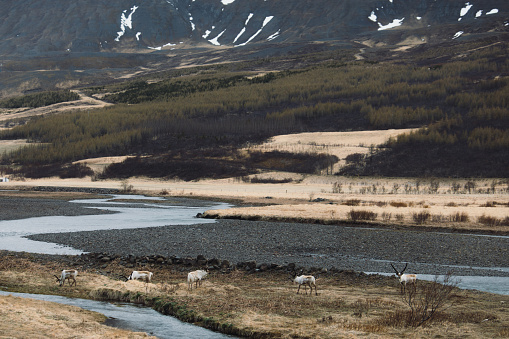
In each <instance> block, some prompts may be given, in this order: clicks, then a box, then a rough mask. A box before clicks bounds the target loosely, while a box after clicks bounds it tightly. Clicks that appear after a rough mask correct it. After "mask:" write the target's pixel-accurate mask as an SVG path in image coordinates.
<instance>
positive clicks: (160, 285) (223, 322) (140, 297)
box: [0, 251, 509, 338]
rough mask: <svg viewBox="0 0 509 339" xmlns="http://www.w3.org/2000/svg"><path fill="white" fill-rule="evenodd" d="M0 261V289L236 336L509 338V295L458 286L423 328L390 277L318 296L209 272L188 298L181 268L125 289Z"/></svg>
mask: <svg viewBox="0 0 509 339" xmlns="http://www.w3.org/2000/svg"><path fill="white" fill-rule="evenodd" d="M0 255H1V261H0V285H1V286H3V289H5V290H8V291H16V292H29V293H44V294H59V295H65V296H69V297H81V298H92V299H109V300H122V301H130V302H137V303H141V304H146V305H148V306H151V307H154V308H156V309H158V310H159V311H161V312H162V313H165V314H170V315H174V316H176V317H177V318H180V319H182V320H185V321H189V322H193V323H196V324H198V325H201V326H204V327H208V328H212V329H215V330H220V331H222V332H226V333H232V334H237V335H249V336H253V337H282V338H290V337H313V338H333V337H336V338H341V337H346V336H366V335H367V336H377V337H394V336H402V337H422V338H425V337H437V336H441V337H460V336H461V337H469V338H482V337H495V338H496V337H507V336H508V335H509V296H501V295H494V294H489V293H480V292H475V291H464V290H459V289H453V290H452V292H451V294H450V298H449V299H447V301H446V303H445V304H444V307H443V308H442V309H441V310H439V312H438V313H437V314H436V316H435V318H434V319H433V320H430V321H428V322H426V323H425V324H424V325H423V326H419V327H414V326H411V325H408V324H407V323H406V319H407V318H406V317H407V315H408V312H409V310H410V309H409V307H408V305H407V304H405V302H404V301H403V299H402V297H401V295H400V293H399V287H398V283H397V281H396V280H395V279H394V278H392V277H382V276H367V275H363V274H357V273H355V272H338V273H335V274H331V273H323V274H321V275H319V278H318V281H317V285H318V295H317V296H315V295H304V294H296V293H295V292H296V290H297V286H295V285H293V284H292V283H291V281H290V279H289V273H288V272H287V271H286V270H277V269H276V270H268V271H265V272H258V273H252V274H250V273H247V272H244V271H232V272H229V273H221V272H220V271H212V272H211V274H210V276H209V277H208V279H207V280H206V281H205V282H204V283H203V285H202V286H201V287H200V288H198V289H193V290H192V291H189V290H188V288H187V284H186V275H187V272H188V271H190V270H191V269H192V268H191V267H187V266H180V265H167V266H162V265H157V264H147V265H148V267H145V268H148V269H150V270H151V271H153V272H154V280H153V283H151V284H148V285H145V284H144V283H141V282H127V283H125V282H123V280H122V279H121V278H120V277H121V275H125V274H127V273H129V271H130V270H131V268H126V267H124V266H122V265H120V264H119V262H118V260H116V261H111V262H109V263H101V262H97V263H94V264H91V265H88V266H87V267H83V266H80V265H79V264H78V260H75V258H74V257H58V256H40V255H34V254H25V253H12V252H5V251H3V252H0ZM63 266H66V267H76V268H77V269H78V270H79V271H80V273H79V276H78V284H77V286H76V287H69V286H68V285H66V286H65V287H59V286H58V285H57V284H56V283H55V278H54V277H53V274H58V272H59V271H60V270H61V269H62V268H63ZM140 268H141V267H140ZM419 284H420V285H421V286H426V285H428V284H431V283H427V282H422V281H421V282H419ZM418 289H420V287H419V288H418ZM15 299H16V298H10V297H1V298H0V300H1V302H2V304H4V305H5V307H8V308H9V309H10V310H11V313H12V312H14V311H15V310H18V312H24V311H23V309H25V305H22V304H21V303H20V302H19V301H17V300H15ZM5 307H4V309H6V308H5ZM37 307H38V308H40V309H41V310H44V312H46V310H47V309H48V308H50V309H51V308H53V312H54V314H55V315H54V316H46V318H48V319H50V320H51V321H49V320H48V321H47V324H46V325H47V327H48V328H53V329H55V328H57V327H58V326H60V325H59V324H57V323H55V322H54V320H55V319H57V320H58V319H64V318H65V319H64V320H66V321H67V320H68V319H69V321H67V322H68V323H69V324H70V325H69V326H70V327H73V326H74V325H72V324H81V322H83V325H79V326H78V325H76V326H75V328H76V329H77V330H79V331H82V328H80V327H83V326H88V325H87V324H88V323H87V321H89V320H79V319H85V318H83V316H82V314H83V312H81V311H80V312H75V314H74V315H75V316H73V317H71V316H70V315H68V314H67V313H66V314H65V315H64V314H63V313H62V314H61V313H59V312H58V309H57V310H55V308H54V306H51V303H40V304H39V305H38V306H37ZM2 312H3V311H2ZM41 312H43V311H41ZM43 317H44V316H43ZM13 318H14V319H12V321H8V322H4V321H3V322H2V325H0V326H1V327H2V328H1V329H0V332H4V333H11V332H8V331H13V329H15V328H18V326H21V325H22V324H21V323H22V322H23V318H21V317H20V318H16V317H13ZM46 325H45V326H46ZM29 326H30V325H29ZM32 326H34V327H37V326H38V325H35V324H33V325H32ZM94 326H95V325H94Z"/></svg>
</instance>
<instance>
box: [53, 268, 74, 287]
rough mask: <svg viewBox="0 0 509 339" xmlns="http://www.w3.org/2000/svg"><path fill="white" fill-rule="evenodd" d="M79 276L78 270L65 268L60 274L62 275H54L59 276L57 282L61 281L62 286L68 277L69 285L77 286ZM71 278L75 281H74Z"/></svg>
mask: <svg viewBox="0 0 509 339" xmlns="http://www.w3.org/2000/svg"><path fill="white" fill-rule="evenodd" d="M77 276H78V271H77V270H63V271H62V273H61V274H60V277H57V276H56V275H54V277H55V278H57V282H58V283H59V285H60V286H64V283H65V280H66V279H67V281H68V282H69V286H72V285H73V284H74V286H76V277H77ZM71 280H72V281H73V282H72V283H71Z"/></svg>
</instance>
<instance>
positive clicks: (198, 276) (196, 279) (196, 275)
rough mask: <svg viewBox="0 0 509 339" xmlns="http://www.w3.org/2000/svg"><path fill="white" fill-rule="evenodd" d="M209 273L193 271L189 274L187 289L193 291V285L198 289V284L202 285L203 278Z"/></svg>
mask: <svg viewBox="0 0 509 339" xmlns="http://www.w3.org/2000/svg"><path fill="white" fill-rule="evenodd" d="M208 273H209V272H207V271H204V270H197V271H192V272H189V273H188V274H187V288H188V289H189V290H192V289H193V283H195V284H196V288H198V283H199V284H200V286H201V281H202V279H203V278H205V276H206V275H207V274H208Z"/></svg>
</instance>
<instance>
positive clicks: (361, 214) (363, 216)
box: [348, 210, 377, 221]
mask: <svg viewBox="0 0 509 339" xmlns="http://www.w3.org/2000/svg"><path fill="white" fill-rule="evenodd" d="M348 217H349V218H350V219H351V220H352V221H358V220H376V217H377V214H376V213H375V212H372V211H365V210H360V211H355V210H351V211H350V212H348Z"/></svg>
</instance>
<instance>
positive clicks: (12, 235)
mask: <svg viewBox="0 0 509 339" xmlns="http://www.w3.org/2000/svg"><path fill="white" fill-rule="evenodd" d="M115 199H122V200H124V201H125V200H132V201H128V202H124V201H123V202H118V201H115ZM143 200H147V202H144V201H143ZM148 200H149V201H148ZM154 200H158V198H152V197H144V196H137V195H117V196H113V197H112V198H103V199H86V200H74V201H72V202H74V203H79V204H86V205H87V207H91V208H98V209H103V210H108V211H111V212H115V213H113V214H100V215H81V216H48V217H37V218H28V219H18V220H4V221H0V249H2V250H9V251H17V252H20V251H25V252H32V253H46V254H69V255H77V254H81V253H83V251H80V250H76V249H74V248H71V247H67V246H61V245H57V244H52V243H46V242H39V241H34V240H30V239H27V238H25V236H27V235H30V234H38V233H61V232H78V231H95V230H105V229H128V228H143V227H156V226H165V225H192V224H195V223H196V222H197V221H196V214H197V213H200V212H203V211H204V210H206V209H210V208H214V209H218V208H226V207H228V206H229V205H228V204H222V203H209V204H207V205H206V204H204V203H203V202H200V203H196V206H187V205H182V204H175V205H168V204H163V203H153V202H152V203H151V202H150V201H154ZM159 200H164V198H159ZM199 222H200V223H213V222H215V220H213V219H200V221H199Z"/></svg>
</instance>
